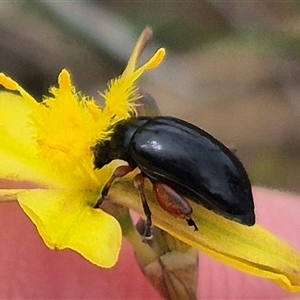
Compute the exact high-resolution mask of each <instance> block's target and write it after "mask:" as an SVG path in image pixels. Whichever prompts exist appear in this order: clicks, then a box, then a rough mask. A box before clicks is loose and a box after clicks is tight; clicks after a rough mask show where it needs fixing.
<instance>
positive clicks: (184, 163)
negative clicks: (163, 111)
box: [129, 117, 255, 225]
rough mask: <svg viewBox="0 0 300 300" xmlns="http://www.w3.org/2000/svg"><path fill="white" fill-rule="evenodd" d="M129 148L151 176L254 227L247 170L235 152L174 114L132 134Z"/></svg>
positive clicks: (151, 122) (143, 126)
mask: <svg viewBox="0 0 300 300" xmlns="http://www.w3.org/2000/svg"><path fill="white" fill-rule="evenodd" d="M129 152H130V155H131V158H132V159H133V160H134V161H135V162H136V163H137V165H138V167H139V168H140V169H141V170H142V171H143V172H144V173H145V174H146V175H148V176H149V177H150V178H152V179H154V180H158V181H161V182H164V183H166V184H169V185H170V186H172V187H173V188H175V189H176V186H177V188H178V189H180V190H182V191H185V193H184V194H189V195H191V196H193V197H192V200H193V201H195V202H197V203H202V204H204V205H205V206H207V207H208V208H210V209H213V210H215V211H217V212H219V213H221V214H222V215H224V216H225V217H229V218H233V219H236V220H238V221H240V222H241V223H244V224H246V225H253V224H254V222H255V217H254V212H253V210H254V204H253V199H252V192H251V185H250V182H249V179H248V176H247V173H246V171H245V169H244V167H243V166H242V164H241V162H240V161H239V160H238V159H237V158H236V156H235V155H234V154H233V153H232V152H231V151H230V150H229V149H228V148H226V147H225V146H224V145H223V144H222V143H220V142H219V141H217V140H216V139H215V138H214V137H212V136H211V135H209V134H208V133H207V132H205V131H203V130H201V129H200V128H198V127H196V126H193V125H191V124H189V123H187V122H184V121H182V120H179V119H176V118H173V117H156V118H153V119H151V120H149V121H148V122H146V123H145V124H143V125H142V126H140V127H139V128H138V129H137V131H136V132H135V133H134V135H133V136H132V139H131V141H130V147H129Z"/></svg>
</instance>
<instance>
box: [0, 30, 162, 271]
mask: <svg viewBox="0 0 300 300" xmlns="http://www.w3.org/2000/svg"><path fill="white" fill-rule="evenodd" d="M145 34H147V30H146V31H145V33H144V35H145ZM144 39H145V36H143V35H142V36H141V38H140V39H139V41H138V43H137V45H136V47H135V49H134V51H133V54H132V56H131V58H130V60H129V63H128V66H127V68H126V69H125V71H124V73H123V74H122V76H120V77H118V78H115V79H113V80H112V81H111V82H110V83H109V85H108V89H107V90H106V91H105V92H104V94H103V97H104V99H105V107H104V108H103V109H101V108H100V107H99V106H98V105H97V104H96V103H95V101H94V100H93V99H91V98H89V97H86V96H84V95H82V94H81V93H80V92H78V91H76V89H75V87H74V86H73V84H72V81H71V77H70V74H69V72H68V71H67V70H63V71H62V72H61V73H60V74H59V77H58V87H52V88H50V90H49V91H50V93H51V96H50V97H45V98H44V99H43V100H42V101H41V102H37V101H36V100H35V99H34V98H33V97H32V96H30V95H29V94H28V93H27V92H26V91H25V90H24V89H23V88H22V87H21V86H20V85H19V84H18V83H16V82H15V81H14V80H13V79H11V78H10V77H8V76H6V75H4V74H3V73H1V74H0V84H1V85H2V86H3V87H4V88H6V89H7V90H9V91H13V92H14V93H11V92H8V91H5V92H1V93H0V145H1V146H0V178H5V179H11V180H15V181H22V180H23V181H24V180H25V181H31V182H33V183H36V184H37V185H38V186H39V188H38V189H31V190H1V192H0V195H5V196H6V197H8V196H15V197H17V200H18V202H19V204H20V206H21V207H22V209H23V210H24V211H25V213H26V214H27V215H28V216H29V218H30V219H31V220H32V221H33V222H34V224H35V225H36V226H37V229H38V231H39V233H40V235H41V236H42V238H43V240H44V242H45V243H46V244H47V246H48V247H50V248H51V249H64V248H70V249H73V250H75V251H77V252H79V253H80V254H81V255H82V256H84V257H85V258H87V259H88V260H89V261H91V262H92V263H94V264H96V265H98V266H101V267H111V266H113V265H114V264H115V263H116V260H117V258H118V254H119V250H120V247H121V238H122V232H121V228H120V225H119V223H118V222H117V220H116V219H115V218H114V217H112V216H111V215H109V214H107V213H105V212H104V211H102V210H100V209H94V208H93V206H94V204H95V203H96V202H97V199H98V197H99V195H100V192H101V189H102V188H103V186H104V184H105V183H106V182H107V181H108V179H109V178H110V176H111V174H112V172H113V170H114V168H115V167H116V164H115V163H114V164H111V165H109V166H106V167H104V168H102V169H101V170H94V165H93V151H92V149H91V148H92V147H93V146H95V145H96V143H97V142H99V141H101V140H105V139H108V138H109V133H110V131H111V128H112V126H113V124H114V123H115V122H118V121H120V120H122V119H125V118H128V117H130V116H132V115H134V114H136V109H135V101H136V100H137V99H138V98H139V94H138V91H137V89H136V88H135V82H136V81H137V80H138V79H139V78H140V77H141V76H142V74H143V73H144V72H145V71H147V70H150V69H153V68H155V67H157V66H158V65H159V64H160V63H161V61H162V60H163V57H164V55H165V50H164V49H159V50H158V51H157V52H156V53H155V54H154V56H153V57H152V58H151V59H150V60H149V61H148V62H147V63H146V64H145V65H143V66H142V67H140V68H136V62H137V59H138V58H139V56H140V52H141V50H142V49H143V46H144V44H143V43H144ZM16 92H17V93H18V94H17V93H16Z"/></svg>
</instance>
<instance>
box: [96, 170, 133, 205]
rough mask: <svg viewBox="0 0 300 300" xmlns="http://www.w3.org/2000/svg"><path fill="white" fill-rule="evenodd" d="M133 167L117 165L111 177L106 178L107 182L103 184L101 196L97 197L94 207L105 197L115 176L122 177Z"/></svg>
mask: <svg viewBox="0 0 300 300" xmlns="http://www.w3.org/2000/svg"><path fill="white" fill-rule="evenodd" d="M132 171H133V169H132V168H131V167H130V166H126V165H123V166H119V167H117V168H116V169H115V171H114V173H113V174H112V176H111V178H110V179H109V180H108V182H107V183H106V184H105V186H104V188H103V190H102V192H101V197H100V198H99V199H98V201H97V203H96V204H95V206H94V208H99V207H100V206H101V204H102V203H103V201H104V200H105V197H106V196H107V194H108V192H109V189H110V187H111V185H112V183H113V182H114V180H115V179H116V178H120V177H123V176H125V175H127V174H128V173H130V172H132Z"/></svg>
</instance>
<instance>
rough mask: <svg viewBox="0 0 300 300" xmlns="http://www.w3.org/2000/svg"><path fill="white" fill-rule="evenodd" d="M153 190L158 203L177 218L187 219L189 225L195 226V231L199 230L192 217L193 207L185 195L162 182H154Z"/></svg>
mask: <svg viewBox="0 0 300 300" xmlns="http://www.w3.org/2000/svg"><path fill="white" fill-rule="evenodd" d="M153 190H154V192H155V195H156V198H157V201H158V203H159V204H160V206H161V207H162V208H163V209H164V210H165V211H167V212H168V213H169V214H170V215H172V216H174V217H176V218H181V219H185V220H186V221H187V223H188V225H189V226H194V229H195V231H196V230H198V227H197V225H196V223H195V222H194V221H193V219H192V218H191V214H192V212H193V209H192V207H191V206H190V204H189V203H188V202H187V201H186V200H185V199H184V198H183V197H181V196H180V195H179V194H178V193H177V192H175V191H174V190H173V189H172V188H171V187H169V186H168V185H166V184H163V183H161V182H153Z"/></svg>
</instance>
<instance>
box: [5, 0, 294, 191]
mask: <svg viewBox="0 0 300 300" xmlns="http://www.w3.org/2000/svg"><path fill="white" fill-rule="evenodd" d="M299 3H300V2H298V1H295V2H290V1H277V2H270V1H245V2H239V1H231V2H227V1H205V2H204V1H51V2H50V1H19V2H14V1H11V2H9V1H8V2H1V4H0V71H2V72H5V73H7V74H9V75H10V76H11V77H13V78H14V79H16V80H17V81H18V82H19V83H21V84H22V85H23V87H25V88H26V89H27V90H28V91H29V92H30V93H31V94H32V95H34V96H35V97H36V98H38V99H40V98H41V97H42V95H43V94H47V92H48V87H49V86H51V85H54V84H56V82H57V75H58V73H59V72H60V70H61V69H62V68H67V69H69V70H70V71H71V72H72V74H73V79H74V82H75V83H76V85H77V87H78V88H79V89H80V90H82V91H83V92H84V93H85V94H88V95H93V96H95V97H97V98H98V99H100V97H99V96H98V94H97V91H98V90H100V91H101V90H103V89H104V88H105V86H106V83H107V81H108V80H109V79H111V78H112V77H115V76H117V75H119V74H120V73H121V72H122V70H123V69H124V67H125V64H126V61H127V59H128V58H129V55H130V52H131V50H132V48H133V46H134V43H135V42H136V39H137V38H138V36H139V34H140V33H141V32H142V30H143V29H144V27H145V26H146V25H150V26H151V27H152V28H153V30H154V40H153V42H152V44H151V45H150V47H149V48H148V50H147V51H146V52H145V53H144V54H143V56H142V61H143V60H144V61H145V60H146V59H147V58H149V57H150V56H151V54H153V53H154V51H155V49H157V48H158V47H161V46H163V47H166V48H167V50H168V56H167V59H166V61H165V62H164V64H163V65H162V66H161V67H160V68H159V69H157V70H155V71H152V72H150V73H149V74H147V75H146V76H145V77H144V78H143V80H142V81H141V82H140V86H141V87H142V88H143V89H144V90H145V91H146V92H148V93H150V94H151V95H152V96H153V97H154V98H155V99H156V101H157V104H158V106H159V107H160V110H161V112H162V114H163V115H173V116H177V117H179V118H182V119H185V120H187V121H190V122H192V123H194V124H196V125H198V126H200V127H202V128H203V129H205V130H207V131H208V132H210V133H211V134H213V135H214V136H215V137H217V138H218V139H219V140H221V141H223V142H224V143H225V144H227V145H229V144H230V145H234V147H235V148H236V149H237V156H238V157H239V158H240V159H241V160H242V162H243V163H244V165H245V167H246V169H247V170H248V172H249V174H250V177H251V179H252V182H253V183H254V184H255V185H263V186H267V187H271V188H279V189H284V190H291V191H297V192H300V184H299V180H300V64H299V62H300V4H299Z"/></svg>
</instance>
